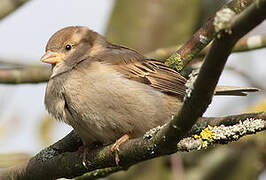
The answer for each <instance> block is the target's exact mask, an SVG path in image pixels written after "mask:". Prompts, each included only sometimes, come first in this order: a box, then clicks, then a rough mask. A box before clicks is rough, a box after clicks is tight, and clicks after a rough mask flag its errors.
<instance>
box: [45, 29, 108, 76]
mask: <svg viewBox="0 0 266 180" xmlns="http://www.w3.org/2000/svg"><path fill="white" fill-rule="evenodd" d="M106 43H107V41H105V39H104V37H102V36H101V35H99V34H98V33H96V32H94V31H92V30H90V29H89V28H87V27H84V26H70V27H66V28H63V29H61V30H59V31H57V32H56V33H55V34H54V35H52V37H51V38H50V39H49V41H48V43H47V45H46V52H45V54H44V55H43V56H42V57H41V61H42V62H44V63H48V64H51V65H52V67H53V69H54V67H57V69H58V68H59V67H61V71H62V69H69V68H72V67H73V66H74V65H75V64H77V63H78V62H79V61H81V60H82V59H86V58H87V57H89V56H93V55H95V54H97V53H98V52H100V51H101V50H103V49H104V47H105V44H106ZM55 69H56V68H55Z"/></svg>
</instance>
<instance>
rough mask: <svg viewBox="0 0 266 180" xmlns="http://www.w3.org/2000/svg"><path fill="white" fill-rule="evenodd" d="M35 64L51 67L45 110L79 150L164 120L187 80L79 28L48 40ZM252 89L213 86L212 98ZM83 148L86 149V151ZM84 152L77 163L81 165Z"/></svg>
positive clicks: (121, 138) (136, 132) (180, 97)
mask: <svg viewBox="0 0 266 180" xmlns="http://www.w3.org/2000/svg"><path fill="white" fill-rule="evenodd" d="M41 61H42V62H44V63H48V64H51V66H52V74H51V76H50V78H49V81H48V83H47V86H46V91H45V100H44V103H45V106H46V109H47V111H48V112H49V113H50V114H51V115H52V116H53V117H54V118H55V119H57V120H59V121H63V122H65V123H67V124H69V125H70V126H72V127H73V129H74V131H75V132H76V133H77V134H78V135H79V136H80V138H81V140H82V142H83V146H84V147H85V149H86V148H87V147H91V146H92V145H93V144H94V143H100V144H102V145H109V144H112V143H114V144H113V146H112V147H111V149H110V152H111V153H112V154H113V153H115V163H116V164H117V165H118V164H119V155H118V151H119V146H120V145H121V144H122V143H125V142H126V141H128V140H129V138H137V137H140V136H142V135H143V134H144V133H145V132H146V131H148V130H149V129H152V128H154V127H157V126H159V125H163V124H165V123H167V122H169V121H170V120H171V118H172V116H173V115H174V114H175V112H177V111H178V110H179V109H180V108H181V106H182V104H183V99H184V97H185V95H186V85H185V84H186V82H187V79H186V78H185V77H183V76H182V75H181V74H180V73H178V72H177V71H176V70H174V69H172V68H170V67H168V66H167V65H165V64H164V63H163V62H160V61H158V60H156V59H150V58H147V57H145V56H144V55H142V54H140V53H138V52H137V51H136V50H134V49H130V48H128V47H125V46H121V45H117V44H113V43H111V42H108V41H107V40H106V39H105V37H104V36H102V35H100V34H98V33H97V32H95V31H92V30H90V29H89V28H88V27H85V26H69V27H65V28H63V29H61V30H59V31H57V32H56V33H55V34H53V35H52V36H51V38H50V39H49V40H48V43H47V45H46V50H45V54H44V55H43V56H42V57H41ZM256 90H257V89H256V88H241V87H240V88H239V87H233V88H228V87H227V88H226V87H224V88H220V89H219V88H218V90H217V91H216V93H217V94H224V95H230V94H231V95H245V93H244V91H256ZM86 150H87V149H86ZM85 159H86V151H85V150H84V153H83V162H82V163H83V165H84V166H86V163H85Z"/></svg>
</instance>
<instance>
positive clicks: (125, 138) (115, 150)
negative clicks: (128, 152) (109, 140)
mask: <svg viewBox="0 0 266 180" xmlns="http://www.w3.org/2000/svg"><path fill="white" fill-rule="evenodd" d="M129 138H130V136H129V135H128V134H125V135H123V136H122V137H120V138H119V139H117V140H116V142H115V143H114V144H113V145H112V147H111V149H110V153H111V155H113V153H115V164H116V165H117V166H119V161H120V159H119V154H118V153H119V147H120V145H121V144H123V143H125V142H127V141H128V140H129Z"/></svg>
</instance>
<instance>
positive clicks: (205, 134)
mask: <svg viewBox="0 0 266 180" xmlns="http://www.w3.org/2000/svg"><path fill="white" fill-rule="evenodd" d="M212 129H213V127H212V126H208V127H207V128H205V129H203V130H202V131H201V133H200V134H199V135H197V134H195V135H192V136H193V137H194V138H195V139H202V140H207V141H212V138H213V136H214V133H213V132H212V131H211V130H212Z"/></svg>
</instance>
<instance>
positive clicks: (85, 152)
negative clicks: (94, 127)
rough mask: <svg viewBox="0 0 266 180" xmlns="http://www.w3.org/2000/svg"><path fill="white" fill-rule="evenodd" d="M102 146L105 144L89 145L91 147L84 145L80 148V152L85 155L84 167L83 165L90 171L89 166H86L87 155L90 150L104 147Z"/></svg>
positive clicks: (95, 143) (83, 159)
mask: <svg viewBox="0 0 266 180" xmlns="http://www.w3.org/2000/svg"><path fill="white" fill-rule="evenodd" d="M102 145H103V144H102V143H100V142H93V143H91V144H89V145H83V146H80V147H79V149H78V151H79V152H81V153H83V154H82V165H83V166H84V167H85V168H86V169H88V166H87V164H86V158H87V153H88V152H89V151H90V150H92V149H95V148H97V147H100V146H102Z"/></svg>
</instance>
